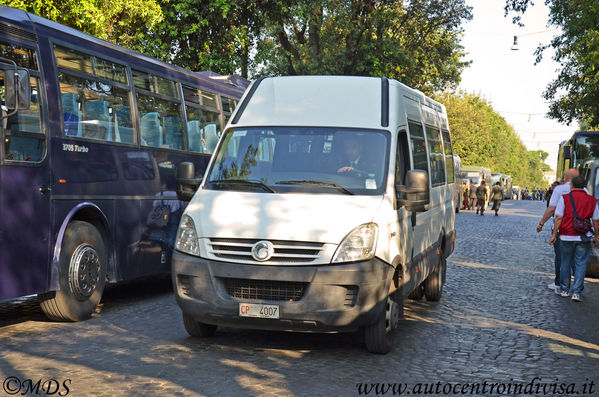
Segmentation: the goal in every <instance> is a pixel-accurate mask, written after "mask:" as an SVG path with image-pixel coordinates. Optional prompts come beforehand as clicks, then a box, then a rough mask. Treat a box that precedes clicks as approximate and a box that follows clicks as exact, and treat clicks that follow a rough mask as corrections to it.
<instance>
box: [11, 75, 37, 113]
mask: <svg viewBox="0 0 599 397" xmlns="http://www.w3.org/2000/svg"><path fill="white" fill-rule="evenodd" d="M4 93H5V95H4V98H5V102H4V105H5V106H6V108H7V109H9V110H13V111H15V112H16V111H19V110H27V109H29V107H30V106H31V83H30V81H29V72H28V71H27V70H25V69H9V70H5V71H4Z"/></svg>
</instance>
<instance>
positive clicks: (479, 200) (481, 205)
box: [476, 179, 489, 216]
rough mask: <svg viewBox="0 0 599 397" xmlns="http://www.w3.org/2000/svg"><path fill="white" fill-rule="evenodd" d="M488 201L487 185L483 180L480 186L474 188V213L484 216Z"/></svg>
mask: <svg viewBox="0 0 599 397" xmlns="http://www.w3.org/2000/svg"><path fill="white" fill-rule="evenodd" d="M488 199H489V191H488V190H487V184H486V182H485V180H484V179H483V180H482V181H481V182H480V186H479V187H477V188H476V213H477V214H478V212H479V211H480V215H481V216H483V215H484V214H485V207H486V206H487V200H488Z"/></svg>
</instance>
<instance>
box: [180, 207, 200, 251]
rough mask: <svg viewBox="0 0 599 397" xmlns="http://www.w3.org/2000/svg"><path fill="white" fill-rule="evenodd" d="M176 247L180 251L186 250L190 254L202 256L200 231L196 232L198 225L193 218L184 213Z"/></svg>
mask: <svg viewBox="0 0 599 397" xmlns="http://www.w3.org/2000/svg"><path fill="white" fill-rule="evenodd" d="M175 248H176V249H177V250H178V251H181V252H185V253H186V254H189V255H195V256H200V242H199V240H198V233H197V232H196V226H195V224H194V223H193V219H191V217H190V216H189V215H183V217H182V218H181V223H180V224H179V230H177V240H176V241H175Z"/></svg>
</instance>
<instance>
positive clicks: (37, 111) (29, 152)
mask: <svg viewBox="0 0 599 397" xmlns="http://www.w3.org/2000/svg"><path fill="white" fill-rule="evenodd" d="M0 54H1V55H2V57H4V58H8V59H11V60H13V61H14V62H16V64H17V65H18V66H19V67H25V68H28V69H29V73H30V84H31V104H30V107H29V109H26V110H19V111H18V112H17V113H16V114H14V115H12V116H10V117H8V118H4V119H2V120H1V121H0V127H2V128H3V129H4V130H5V136H4V153H5V160H7V161H15V162H19V161H22V162H39V161H41V160H42V159H43V158H44V154H45V150H46V137H45V136H44V131H43V130H42V120H41V114H42V113H41V111H42V102H41V95H40V93H39V77H38V76H39V73H38V71H37V70H38V65H37V57H36V54H35V51H34V50H31V49H28V48H25V47H21V46H17V45H13V44H10V43H7V42H3V41H1V42H0ZM6 68H7V69H8V68H9V69H12V68H13V66H12V65H8V64H6ZM0 108H1V109H0V110H1V112H2V115H3V116H5V115H7V114H8V113H10V112H11V111H12V109H8V108H6V106H5V105H4V69H3V68H2V67H0Z"/></svg>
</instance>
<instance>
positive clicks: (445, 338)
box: [0, 201, 599, 396]
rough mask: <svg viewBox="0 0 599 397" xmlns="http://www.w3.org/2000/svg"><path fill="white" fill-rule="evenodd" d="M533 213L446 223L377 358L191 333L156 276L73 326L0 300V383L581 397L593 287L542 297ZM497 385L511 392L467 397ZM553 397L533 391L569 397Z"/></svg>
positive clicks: (598, 361) (543, 275)
mask: <svg viewBox="0 0 599 397" xmlns="http://www.w3.org/2000/svg"><path fill="white" fill-rule="evenodd" d="M544 208H545V206H544V204H543V203H541V202H522V201H517V202H513V201H512V202H505V203H504V204H503V205H502V207H501V213H500V216H499V217H495V216H492V214H487V215H485V216H484V217H480V216H476V215H475V214H474V213H472V212H462V213H460V214H458V215H457V220H456V222H457V227H456V228H457V231H458V245H457V248H456V251H455V252H454V254H453V255H452V256H451V257H450V260H449V261H448V270H447V284H446V286H445V290H444V296H443V299H442V300H441V302H438V303H429V302H426V301H419V302H414V301H407V303H406V308H405V319H403V320H402V322H401V330H400V331H399V333H398V335H397V339H396V345H395V347H394V349H393V350H392V352H391V353H389V354H387V355H384V356H380V355H372V354H368V353H367V352H366V351H365V350H364V348H363V346H362V344H361V342H360V341H359V340H358V338H357V336H356V335H354V334H345V335H312V334H291V333H279V332H265V331H244V330H235V329H222V330H221V329H219V331H217V334H216V336H215V337H213V338H210V339H204V340H200V339H194V338H190V337H188V336H187V334H186V332H185V330H184V328H183V325H182V322H181V314H180V311H179V310H178V308H177V306H176V304H175V302H174V298H173V296H172V292H171V290H170V283H169V281H168V280H165V279H158V280H151V281H149V282H146V283H141V284H140V283H136V284H131V285H125V286H119V287H117V288H112V289H111V290H109V291H107V293H106V295H105V298H104V300H103V304H102V306H101V308H100V313H99V314H97V315H95V316H94V318H93V319H91V320H89V321H85V322H81V323H52V322H48V321H46V320H45V319H44V317H43V315H42V314H41V312H40V311H39V309H38V308H37V307H36V306H35V303H36V302H35V300H33V299H24V300H20V301H13V302H5V303H2V304H0V349H1V350H0V381H3V380H5V379H7V378H8V377H11V376H14V377H17V378H19V379H20V380H21V381H23V380H25V379H32V380H33V381H34V382H37V380H38V379H42V382H44V380H47V379H56V380H58V381H60V382H61V383H62V382H63V381H64V380H66V379H70V383H67V386H68V387H69V395H74V396H88V395H144V396H150V395H176V396H213V395H223V396H235V395H240V396H243V395H261V396H262V395H264V396H270V395H272V396H275V395H291V396H320V395H322V396H325V395H326V396H333V395H339V396H355V395H359V390H358V388H357V386H356V385H357V384H358V383H361V382H364V383H375V382H381V383H385V384H388V383H404V382H405V383H407V384H409V385H410V387H415V386H417V384H418V383H423V384H424V383H426V384H430V383H436V382H451V383H453V384H455V383H462V384H463V383H466V382H469V383H482V382H484V381H487V382H489V383H493V382H498V383H509V382H522V383H523V384H524V385H526V384H529V383H530V382H531V381H533V378H535V377H539V378H541V380H540V381H539V380H538V379H536V381H535V382H536V383H537V384H538V383H539V382H547V383H555V382H564V383H567V384H570V383H576V385H575V387H576V391H578V392H581V391H582V387H583V386H584V384H585V383H586V384H587V385H586V386H587V393H586V394H585V395H599V391H597V389H599V386H597V385H595V388H594V389H593V391H594V393H593V394H589V393H588V392H589V389H588V387H589V386H590V382H592V381H593V382H596V383H599V280H593V279H587V280H586V283H585V291H584V302H582V303H574V302H572V301H571V300H570V299H564V298H561V297H558V296H556V295H555V294H553V292H551V291H549V290H548V289H547V286H546V285H547V283H548V282H550V281H551V279H552V275H551V272H552V267H553V264H552V261H553V251H552V248H551V247H550V246H549V245H548V244H547V240H548V239H549V230H545V231H543V232H542V233H540V234H537V233H536V232H534V227H535V225H536V224H537V222H538V220H539V219H540V216H541V214H542V212H543V210H544ZM13 381H14V380H13ZM8 383H9V386H11V384H10V382H8ZM5 384H6V382H5ZM442 386H443V384H441V387H442ZM568 387H572V386H570V385H568ZM422 390H423V391H424V389H422ZM440 390H442V389H440ZM446 390H449V389H446ZM498 390H499V391H501V392H503V394H504V395H514V394H516V393H514V392H511V393H508V392H507V389H503V390H501V389H499V388H498V389H495V391H494V392H493V393H492V392H490V391H489V389H487V391H486V392H482V391H479V393H474V394H478V395H491V394H497V391H498ZM525 390H526V389H525ZM61 391H62V392H63V395H64V392H66V389H64V388H62V389H61ZM396 391H397V389H396ZM556 391H557V392H556ZM556 391H553V389H547V394H545V395H553V396H554V395H573V394H574V393H573V392H571V391H567V392H563V391H562V392H561V393H560V392H559V389H556ZM408 392H410V394H414V393H413V392H414V389H409V390H408ZM468 392H469V390H468ZM2 393H3V392H2V391H1V390H0V396H1V395H3V394H2ZM40 394H41V392H40ZM533 394H535V395H543V391H542V389H540V391H539V392H535V389H534V388H533ZM369 395H375V392H374V390H373V391H371V393H370V394H369ZM387 395H391V391H388V392H387ZM429 395H443V393H442V392H435V393H432V394H429ZM579 395H583V394H582V393H581V394H579Z"/></svg>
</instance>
